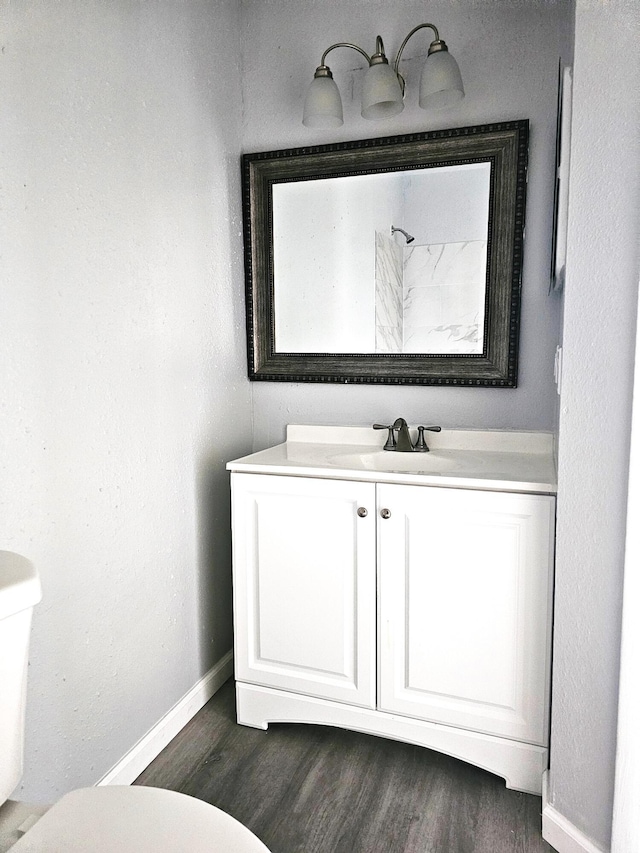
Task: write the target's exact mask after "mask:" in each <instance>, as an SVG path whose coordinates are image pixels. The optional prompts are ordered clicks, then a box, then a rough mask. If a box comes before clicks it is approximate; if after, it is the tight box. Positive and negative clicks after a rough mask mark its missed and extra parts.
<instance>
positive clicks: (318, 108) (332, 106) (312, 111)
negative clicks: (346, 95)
mask: <svg viewBox="0 0 640 853" xmlns="http://www.w3.org/2000/svg"><path fill="white" fill-rule="evenodd" d="M342 123H343V121H342V100H341V98H340V92H339V91H338V87H337V86H336V84H335V82H334V80H333V79H332V78H331V77H314V78H313V80H312V81H311V85H310V86H309V88H308V90H307V97H306V99H305V102H304V113H303V116H302V124H304V125H305V126H306V127H340V125H341V124H342Z"/></svg>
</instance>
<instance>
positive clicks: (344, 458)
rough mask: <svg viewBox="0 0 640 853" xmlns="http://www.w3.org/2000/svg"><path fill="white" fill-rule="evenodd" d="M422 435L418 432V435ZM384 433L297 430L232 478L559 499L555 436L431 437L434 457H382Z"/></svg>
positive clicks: (459, 433)
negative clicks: (328, 481)
mask: <svg viewBox="0 0 640 853" xmlns="http://www.w3.org/2000/svg"><path fill="white" fill-rule="evenodd" d="M414 434H415V433H414V432H413V431H412V435H414ZM386 437H387V433H386V432H385V431H374V430H372V429H371V428H367V427H336V426H307V425H297V424H290V425H289V426H288V427H287V440H286V442H284V443H283V444H278V445H275V446H274V447H269V448H267V449H266V450H260V451H258V452H257V453H252V454H250V455H249V456H243V457H241V458H240V459H234V460H233V461H232V462H229V463H228V464H227V469H228V470H229V471H235V472H242V473H253V474H285V475H288V476H294V477H321V478H324V479H339V480H368V481H372V482H377V483H401V484H415V485H425V486H443V487H447V488H460V489H484V490H491V491H509V492H531V493H542V494H555V492H556V472H555V464H554V459H553V436H552V435H551V434H550V433H543V432H520V431H510V430H504V431H503V430H453V429H443V430H442V432H440V433H431V432H429V433H426V440H427V444H428V445H429V448H430V452H429V453H398V452H397V451H383V449H382V447H383V445H384V442H385V441H386Z"/></svg>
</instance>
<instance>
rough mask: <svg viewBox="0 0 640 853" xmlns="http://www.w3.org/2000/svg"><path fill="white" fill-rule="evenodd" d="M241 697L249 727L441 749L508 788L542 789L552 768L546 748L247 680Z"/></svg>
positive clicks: (239, 687) (239, 693) (240, 714)
mask: <svg viewBox="0 0 640 853" xmlns="http://www.w3.org/2000/svg"><path fill="white" fill-rule="evenodd" d="M236 698H237V713H238V722H239V723H240V724H241V725H244V726H251V727H252V728H256V729H267V728H268V726H269V723H311V724H314V725H325V726H338V727H339V728H346V729H352V730H353V731H358V732H364V733H365V734H370V735H377V736H379V737H386V738H391V739H392V740H400V741H403V742H405V743H413V744H416V746H424V747H427V748H428V749H434V750H437V751H438V752H442V753H444V754H445V755H451V756H453V757H454V758H459V759H461V760H462V761H467V762H469V763H470V764H474V765H475V766H477V767H482V768H483V769H484V770H488V771H489V772H490V773H495V774H496V775H497V776H501V777H502V778H504V780H505V781H506V784H507V788H513V789H515V790H517V791H524V792H526V793H529V794H537V795H540V794H541V793H542V774H543V773H544V771H545V770H546V768H547V750H546V749H545V748H544V747H542V746H535V745H532V744H527V743H521V742H519V741H515V740H508V739H507V738H499V737H493V736H491V735H485V734H481V733H479V732H470V731H466V730H464V729H457V728H453V727H452V726H443V725H439V724H437V723H429V722H426V721H424V720H414V719H411V718H410V717H400V716H396V715H394V714H387V713H384V712H383V711H375V710H372V709H369V708H359V707H357V706H355V705H344V704H340V703H338V702H330V701H328V700H326V699H316V698H315V697H311V696H301V695H296V694H295V693H287V692H286V691H284V690H274V689H272V688H269V687H258V686H256V685H253V684H242V683H241V682H237V683H236Z"/></svg>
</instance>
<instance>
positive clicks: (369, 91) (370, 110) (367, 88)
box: [361, 62, 404, 119]
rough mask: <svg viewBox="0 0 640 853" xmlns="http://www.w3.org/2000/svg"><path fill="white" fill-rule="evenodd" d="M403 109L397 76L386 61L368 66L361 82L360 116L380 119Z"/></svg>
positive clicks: (396, 113)
mask: <svg viewBox="0 0 640 853" xmlns="http://www.w3.org/2000/svg"><path fill="white" fill-rule="evenodd" d="M403 109H404V102H403V100H402V89H401V88H400V81H399V80H398V76H397V74H396V73H395V71H394V70H393V68H391V66H390V65H388V63H386V62H379V63H377V64H375V65H371V66H369V69H368V70H367V73H366V74H365V77H364V82H363V84H362V110H361V115H362V118H366V119H380V118H388V117H389V116H395V115H398V113H401V112H402V110H403Z"/></svg>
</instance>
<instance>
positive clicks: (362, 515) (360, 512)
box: [358, 506, 369, 518]
mask: <svg viewBox="0 0 640 853" xmlns="http://www.w3.org/2000/svg"><path fill="white" fill-rule="evenodd" d="M358 515H359V516H360V518H366V517H367V516H368V515H369V512H368V510H367V508H366V507H364V506H359V507H358Z"/></svg>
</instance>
